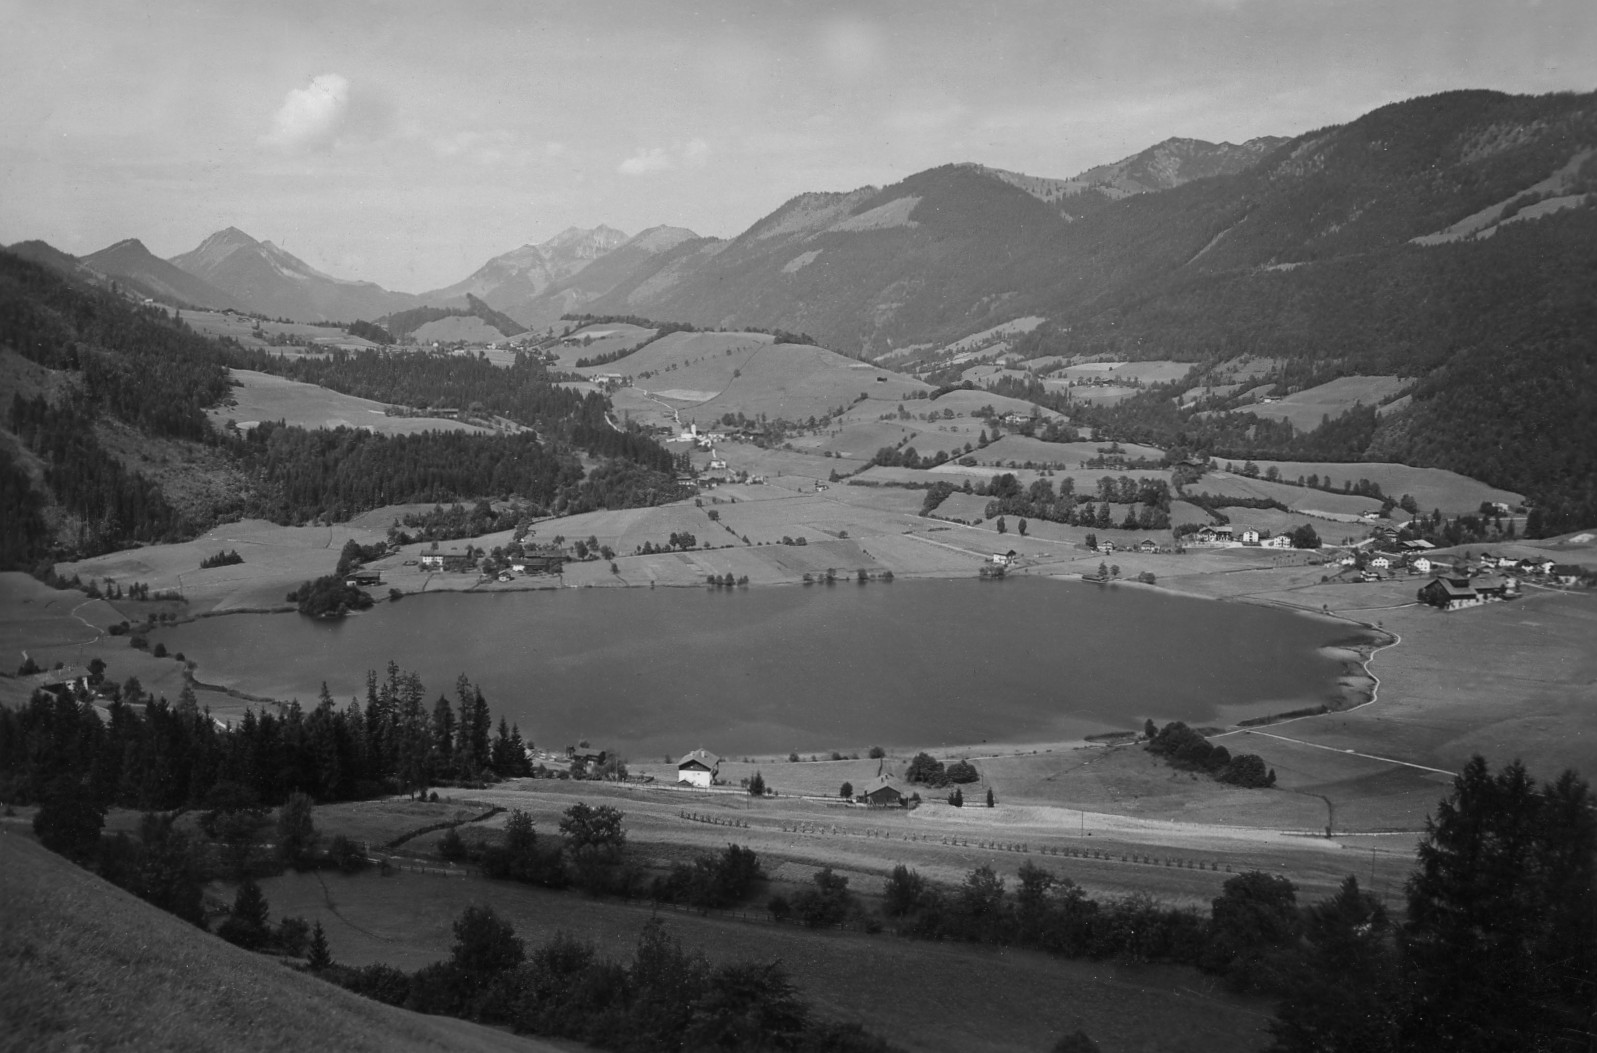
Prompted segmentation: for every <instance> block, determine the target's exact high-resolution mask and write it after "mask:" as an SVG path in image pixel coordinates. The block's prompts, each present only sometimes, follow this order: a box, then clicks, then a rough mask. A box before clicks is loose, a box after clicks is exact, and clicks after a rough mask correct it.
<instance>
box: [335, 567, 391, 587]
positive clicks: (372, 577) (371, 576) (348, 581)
mask: <svg viewBox="0 0 1597 1053" xmlns="http://www.w3.org/2000/svg"><path fill="white" fill-rule="evenodd" d="M382 583H383V574H382V571H379V570H355V571H351V572H350V574H349V577H347V578H345V579H344V584H345V585H349V586H352V587H356V588H359V587H361V586H364V585H381V584H382Z"/></svg>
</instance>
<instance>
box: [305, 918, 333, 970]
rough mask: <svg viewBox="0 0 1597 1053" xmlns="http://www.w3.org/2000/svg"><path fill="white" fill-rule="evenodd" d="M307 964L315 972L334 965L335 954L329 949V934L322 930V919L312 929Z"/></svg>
mask: <svg viewBox="0 0 1597 1053" xmlns="http://www.w3.org/2000/svg"><path fill="white" fill-rule="evenodd" d="M306 964H307V965H309V966H310V968H311V972H313V973H319V972H321V971H322V970H323V969H331V968H332V967H333V955H332V953H331V952H330V951H329V950H328V949H327V934H326V933H325V932H323V931H322V923H321V921H320V920H318V921H317V922H316V924H315V926H314V927H313V928H312V929H311V946H310V954H309V956H308V957H307V958H306Z"/></svg>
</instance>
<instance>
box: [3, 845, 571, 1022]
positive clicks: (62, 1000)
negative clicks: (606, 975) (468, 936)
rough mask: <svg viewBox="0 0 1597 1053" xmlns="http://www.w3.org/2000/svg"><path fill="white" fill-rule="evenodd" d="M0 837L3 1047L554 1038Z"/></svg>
mask: <svg viewBox="0 0 1597 1053" xmlns="http://www.w3.org/2000/svg"><path fill="white" fill-rule="evenodd" d="M0 842H3V851H4V853H5V858H6V863H5V866H3V867H0V1036H3V1037H0V1046H3V1047H4V1048H6V1049H8V1050H28V1051H30V1053H54V1051H63V1053H64V1051H68V1050H84V1049H106V1050H110V1049H128V1050H147V1049H173V1050H175V1049H196V1050H197V1049H228V1050H241V1051H250V1053H253V1051H260V1053H279V1051H282V1053H289V1051H293V1053H298V1051H300V1050H306V1049H339V1050H357V1051H364V1050H370V1051H373V1053H386V1051H389V1050H415V1051H438V1053H443V1051H445V1050H450V1051H458V1053H514V1051H520V1053H549V1051H553V1050H556V1049H558V1048H561V1047H556V1046H551V1045H548V1044H546V1043H543V1042H539V1041H536V1040H532V1039H526V1038H520V1037H517V1036H514V1035H510V1034H506V1033H505V1032H502V1031H495V1030H493V1029H492V1028H486V1027H481V1026H478V1025H475V1024H469V1023H467V1022H465V1021H462V1020H450V1019H445V1018H441V1017H430V1016H422V1015H420V1014H418V1013H409V1012H406V1011H405V1010H402V1009H394V1008H391V1007H389V1006H385V1005H380V1004H378V1003H377V1002H373V1001H370V1000H368V999H365V998H361V997H359V996H358V995H354V994H351V993H349V992H347V991H344V990H342V989H340V988H337V987H334V986H333V985H332V984H329V983H324V982H323V981H321V980H318V979H315V978H314V977H311V976H308V975H305V974H302V973H299V972H295V971H292V970H290V969H288V968H285V967H284V965H283V964H282V963H280V962H278V961H275V960H273V959H271V958H268V957H265V956H263V955H258V954H252V953H250V952H248V951H244V950H240V949H239V948H237V947H234V946H232V945H231V944H228V943H224V942H223V941H222V940H220V939H217V938H216V937H215V936H209V935H207V934H205V933H203V932H200V931H199V930H198V929H196V928H194V927H193V926H191V925H188V924H186V923H184V922H181V921H179V920H178V919H176V918H174V917H172V916H171V915H169V914H166V913H164V912H162V911H161V910H159V909H157V908H156V907H152V906H150V905H149V904H147V903H145V902H144V901H142V900H140V899H137V898H136V897H134V896H132V895H130V894H128V893H126V892H123V891H122V890H121V889H118V888H115V887H113V886H111V885H109V884H107V883H106V882H104V881H101V880H100V879H99V878H97V877H95V876H93V875H92V874H90V873H89V872H87V871H85V870H81V869H79V868H78V867H76V866H73V865H72V864H71V863H69V862H67V861H66V860H65V859H62V858H61V857H59V856H56V855H54V854H52V853H50V852H48V851H46V850H45V849H44V848H42V847H41V846H40V845H38V844H37V843H36V842H34V841H33V839H32V838H31V837H28V836H26V835H25V834H23V833H21V832H15V831H12V830H6V831H4V832H3V833H0ZM274 916H276V917H281V916H282V914H281V912H278V913H277V914H275V915H274ZM442 956H444V955H443V953H440V954H439V955H437V956H436V957H442Z"/></svg>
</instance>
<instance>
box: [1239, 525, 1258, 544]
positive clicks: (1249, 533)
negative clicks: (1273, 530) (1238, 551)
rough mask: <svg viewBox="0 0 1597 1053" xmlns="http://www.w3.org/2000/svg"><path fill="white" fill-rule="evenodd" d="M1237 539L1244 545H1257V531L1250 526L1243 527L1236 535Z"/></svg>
mask: <svg viewBox="0 0 1597 1053" xmlns="http://www.w3.org/2000/svg"><path fill="white" fill-rule="evenodd" d="M1237 540H1239V541H1241V542H1242V543H1243V544H1244V545H1257V544H1258V543H1259V532H1258V531H1257V530H1255V529H1253V528H1252V527H1243V528H1242V533H1240V534H1238V535H1237Z"/></svg>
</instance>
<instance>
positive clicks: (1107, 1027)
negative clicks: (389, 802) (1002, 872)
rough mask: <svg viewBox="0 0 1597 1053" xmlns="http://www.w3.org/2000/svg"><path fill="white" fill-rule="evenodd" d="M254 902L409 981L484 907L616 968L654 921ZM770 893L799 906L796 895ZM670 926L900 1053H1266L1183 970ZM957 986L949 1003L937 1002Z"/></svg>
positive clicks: (421, 896) (441, 899)
mask: <svg viewBox="0 0 1597 1053" xmlns="http://www.w3.org/2000/svg"><path fill="white" fill-rule="evenodd" d="M684 825H686V824H684ZM710 829H712V830H715V829H717V828H713V827H712V828H710ZM706 850H713V849H710V847H709V846H706ZM814 869H815V867H814V866H813V865H812V866H802V865H800V866H797V867H795V868H794V872H793V877H794V878H798V879H799V880H802V877H801V875H802V876H807V875H808V874H809V873H811V872H813V871H814ZM849 876H851V879H852V884H853V886H854V888H855V889H857V890H860V891H868V892H872V893H873V892H875V891H876V887H878V885H877V882H876V881H875V880H873V877H874V875H865V874H860V873H858V872H850V874H849ZM323 882H325V887H324V883H323ZM262 887H263V889H264V890H265V892H266V895H267V897H268V900H269V901H270V903H271V905H272V908H273V910H274V912H275V913H277V914H300V915H303V916H305V917H307V918H315V919H317V920H320V921H321V922H322V924H323V926H324V927H325V928H326V930H327V934H328V942H329V944H330V945H331V947H332V951H333V954H334V957H335V958H337V959H338V960H339V961H343V962H347V963H349V964H357V965H359V964H368V963H372V962H387V963H389V964H393V965H397V966H399V967H401V968H407V969H415V968H419V967H420V966H422V965H425V964H427V963H429V962H433V961H437V960H440V959H442V958H446V957H447V956H448V954H449V948H450V944H451V941H452V935H451V929H450V926H451V924H452V923H453V921H454V919H455V918H456V917H458V916H459V914H460V912H461V911H463V910H464V909H465V908H466V907H467V906H468V905H470V904H472V903H474V902H480V901H481V900H482V899H483V898H484V897H487V896H490V895H491V896H492V899H493V903H494V908H495V910H496V911H497V912H498V913H499V915H500V916H501V917H503V918H505V919H506V920H508V921H509V922H510V923H511V924H512V925H513V926H514V927H515V930H516V934H517V935H518V936H520V937H521V938H522V939H524V940H526V941H527V943H528V944H529V946H531V947H536V946H538V945H540V944H542V943H544V942H546V941H547V940H549V939H551V938H552V937H553V936H554V935H555V934H556V933H557V932H565V933H568V934H570V935H573V936H575V937H577V938H578V939H581V940H584V941H590V942H592V943H593V944H594V945H595V946H596V947H597V949H598V950H599V952H600V953H601V954H603V955H605V956H608V957H611V958H613V959H619V960H621V961H623V962H625V961H629V960H630V959H631V956H632V952H633V949H634V947H635V945H636V943H637V939H638V936H639V934H640V933H641V932H642V930H643V928H644V925H645V923H647V922H648V920H649V919H650V917H651V915H652V914H653V913H654V912H653V910H652V908H651V907H650V906H649V905H648V904H646V903H642V902H639V903H634V904H629V903H620V902H615V901H598V900H591V899H587V898H584V897H582V896H581V895H580V894H577V893H571V892H548V891H544V890H539V889H531V888H526V887H521V886H516V885H513V884H509V883H504V882H495V883H492V884H489V883H487V882H484V881H481V880H478V879H464V880H462V879H448V878H441V877H432V876H426V875H416V874H402V875H400V876H397V877H393V878H388V879H384V878H380V877H375V876H371V875H360V876H355V877H344V876H333V875H330V876H328V877H327V878H325V879H323V881H318V880H316V879H315V878H313V877H301V876H298V875H294V876H284V877H280V878H272V879H269V880H267V881H265V882H262ZM771 887H772V888H773V890H774V889H780V890H782V891H786V892H793V891H797V883H796V882H795V881H793V880H786V881H780V882H773V883H772V886H771ZM666 918H667V920H666V928H667V932H668V933H669V934H670V935H671V936H673V937H675V938H676V939H679V940H681V941H682V943H683V945H684V946H685V947H687V948H689V949H694V950H702V951H703V952H704V953H705V954H706V956H707V957H708V958H709V959H710V961H711V962H712V963H715V964H721V963H725V962H730V961H739V960H754V961H760V962H765V961H771V960H773V959H779V960H780V961H781V962H782V964H783V966H784V967H785V968H786V969H787V971H788V973H789V975H790V976H791V978H792V979H793V981H794V983H795V984H796V986H797V988H798V994H799V997H801V998H803V999H805V1000H806V1001H809V1002H811V1003H812V1005H813V1006H814V1008H815V1011H816V1013H817V1015H819V1016H821V1017H823V1018H826V1019H834V1020H857V1021H860V1022H862V1023H865V1024H866V1025H867V1026H868V1027H869V1028H870V1029H871V1030H872V1031H874V1032H876V1033H878V1034H881V1035H883V1036H885V1037H888V1038H889V1039H890V1040H891V1041H892V1042H893V1043H894V1044H895V1045H896V1046H899V1047H901V1048H904V1049H907V1050H911V1051H921V1050H925V1051H941V1050H945V1049H948V1048H950V1045H951V1044H957V1046H958V1048H960V1049H964V1050H970V1051H972V1053H1011V1051H1031V1050H1037V1049H1045V1048H1047V1047H1048V1046H1049V1045H1050V1044H1051V1043H1052V1042H1053V1041H1055V1040H1056V1039H1057V1038H1058V1036H1059V1035H1061V1034H1063V1033H1067V1032H1069V1031H1074V1030H1076V1029H1078V1028H1079V1029H1085V1030H1087V1031H1088V1032H1089V1033H1090V1034H1092V1035H1094V1036H1095V1037H1097V1038H1098V1039H1101V1040H1102V1041H1103V1042H1104V1043H1113V1045H1109V1046H1107V1047H1106V1048H1123V1049H1148V1050H1151V1049H1156V1048H1157V1049H1160V1050H1171V1051H1175V1053H1182V1051H1192V1053H1198V1051H1201V1050H1207V1049H1213V1048H1217V1047H1218V1046H1220V1045H1223V1046H1225V1047H1226V1048H1236V1049H1256V1048H1262V1045H1263V1042H1262V1039H1263V1037H1264V1036H1263V1035H1262V1034H1261V1033H1259V1031H1258V1028H1259V1025H1260V1023H1261V1022H1262V1018H1263V1016H1264V1015H1265V1014H1267V1012H1268V1006H1267V1004H1266V1003H1263V1002H1259V1001H1255V1000H1243V999H1237V998H1235V997H1233V996H1226V995H1216V994H1213V993H1201V994H1200V993H1194V992H1191V991H1190V990H1189V988H1190V985H1191V984H1192V983H1194V982H1198V983H1202V980H1199V979H1197V976H1196V974H1195V973H1193V972H1192V971H1191V970H1187V969H1175V968H1161V967H1157V966H1155V967H1143V968H1140V969H1134V970H1121V969H1118V968H1114V967H1108V968H1106V967H1105V966H1104V965H1102V963H1090V962H1070V961H1065V960H1062V959H1055V958H1049V957H1046V956H1044V955H1041V954H1036V953H1032V952H1018V951H1010V952H1008V953H1006V954H1004V955H1002V956H1001V957H995V956H994V955H992V954H991V953H989V952H987V951H984V950H982V949H980V948H971V947H965V946H960V945H952V946H945V945H938V944H924V943H912V942H909V941H904V940H899V939H896V938H893V937H889V936H885V935H883V936H865V935H862V934H859V933H848V932H819V933H817V932H809V931H806V930H804V929H802V928H800V927H798V926H786V925H773V924H769V923H760V922H754V921H740V920H732V919H729V918H726V917H722V916H719V915H710V916H701V915H697V914H692V913H685V912H684V913H678V912H668V913H667V914H666ZM882 974H888V975H893V976H899V977H904V978H906V982H904V983H902V984H900V985H898V987H897V989H896V990H895V993H894V995H893V997H891V998H883V997H881V996H880V992H879V989H878V985H876V984H874V983H871V982H868V978H869V977H871V976H879V975H882ZM953 984H957V985H958V987H959V989H960V991H961V997H959V998H949V997H948V996H947V990H948V988H949V986H950V985H953ZM1061 990H1069V991H1070V992H1071V996H1070V998H1068V999H1061V998H1059V997H1058V992H1059V991H1061ZM1152 994H1156V995H1157V997H1158V999H1159V1002H1160V1005H1161V1007H1162V1008H1161V1012H1160V1013H1158V1014H1144V1013H1126V1012H1125V1011H1124V1006H1125V1004H1126V1002H1127V1000H1128V999H1131V1000H1135V999H1139V998H1140V999H1146V998H1148V997H1150V995H1152ZM427 1019H431V1018H427Z"/></svg>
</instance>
